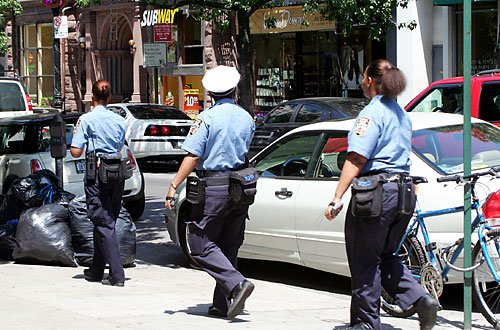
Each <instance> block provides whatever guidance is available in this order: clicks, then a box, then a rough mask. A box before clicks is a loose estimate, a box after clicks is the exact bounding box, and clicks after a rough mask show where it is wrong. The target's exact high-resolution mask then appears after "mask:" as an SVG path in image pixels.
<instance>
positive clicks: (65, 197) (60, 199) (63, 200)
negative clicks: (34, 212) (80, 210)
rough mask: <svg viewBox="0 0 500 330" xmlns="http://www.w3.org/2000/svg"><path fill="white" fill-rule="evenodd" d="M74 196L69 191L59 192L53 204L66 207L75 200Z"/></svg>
mask: <svg viewBox="0 0 500 330" xmlns="http://www.w3.org/2000/svg"><path fill="white" fill-rule="evenodd" d="M75 197H76V196H75V195H74V194H72V193H70V192H69V191H66V190H59V191H58V193H57V195H56V198H55V199H54V203H57V204H61V205H62V206H65V207H68V206H69V203H70V202H71V201H72V200H73V198H75Z"/></svg>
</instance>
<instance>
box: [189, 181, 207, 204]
mask: <svg viewBox="0 0 500 330" xmlns="http://www.w3.org/2000/svg"><path fill="white" fill-rule="evenodd" d="M205 187H206V180H204V178H198V177H196V176H188V178H187V180H186V199H187V201H188V202H190V203H191V204H194V205H205Z"/></svg>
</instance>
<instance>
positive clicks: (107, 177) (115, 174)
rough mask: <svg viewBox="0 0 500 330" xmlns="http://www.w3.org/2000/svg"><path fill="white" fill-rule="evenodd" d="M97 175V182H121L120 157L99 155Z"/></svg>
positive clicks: (118, 155)
mask: <svg viewBox="0 0 500 330" xmlns="http://www.w3.org/2000/svg"><path fill="white" fill-rule="evenodd" d="M97 173H98V175H99V181H100V182H103V183H115V182H121V181H123V172H122V159H121V155H120V154H112V155H100V156H99V168H98V169H97Z"/></svg>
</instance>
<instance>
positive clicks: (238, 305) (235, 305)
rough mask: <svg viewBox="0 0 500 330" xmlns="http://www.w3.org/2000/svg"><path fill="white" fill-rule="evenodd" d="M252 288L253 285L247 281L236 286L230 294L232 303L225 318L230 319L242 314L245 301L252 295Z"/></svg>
mask: <svg viewBox="0 0 500 330" xmlns="http://www.w3.org/2000/svg"><path fill="white" fill-rule="evenodd" d="M254 288H255V286H254V285H253V283H252V282H250V281H248V280H244V281H243V282H240V283H238V285H236V287H235V288H234V289H233V291H232V293H231V298H232V299H233V301H232V302H231V305H229V309H228V310H227V317H229V318H230V319H232V318H234V317H236V316H237V315H239V314H241V312H243V308H244V307H245V300H247V298H248V297H249V296H250V295H251V294H252V291H253V289H254Z"/></svg>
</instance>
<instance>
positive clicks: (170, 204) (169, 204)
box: [165, 186, 175, 209]
mask: <svg viewBox="0 0 500 330" xmlns="http://www.w3.org/2000/svg"><path fill="white" fill-rule="evenodd" d="M174 195H175V189H174V188H173V187H172V186H170V188H169V189H168V194H167V197H165V207H166V208H167V209H173V208H174V207H175V198H174Z"/></svg>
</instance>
